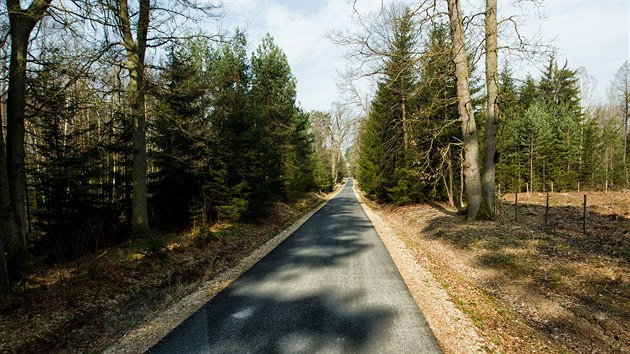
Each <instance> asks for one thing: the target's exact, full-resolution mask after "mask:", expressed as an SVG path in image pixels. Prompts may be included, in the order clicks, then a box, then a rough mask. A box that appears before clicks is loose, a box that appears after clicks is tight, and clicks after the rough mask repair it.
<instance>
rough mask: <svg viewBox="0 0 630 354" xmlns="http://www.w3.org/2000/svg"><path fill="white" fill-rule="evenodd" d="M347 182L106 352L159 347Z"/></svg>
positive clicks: (298, 226)
mask: <svg viewBox="0 0 630 354" xmlns="http://www.w3.org/2000/svg"><path fill="white" fill-rule="evenodd" d="M345 186H346V183H344V184H342V185H340V187H339V188H338V189H337V190H336V191H335V192H332V193H330V195H328V196H327V197H326V199H325V200H324V201H323V202H322V203H320V204H319V205H318V206H316V207H315V208H313V209H312V210H311V211H309V212H307V213H306V214H304V215H302V216H301V217H300V218H299V219H298V220H296V221H295V222H294V223H293V224H291V225H290V226H289V227H287V228H286V229H284V230H282V231H281V232H280V233H278V234H277V235H276V236H274V237H272V238H271V239H270V240H268V241H267V242H265V243H264V244H262V245H261V246H260V247H258V248H257V249H255V250H254V251H253V252H252V253H251V254H249V255H248V256H247V257H245V258H243V259H242V260H241V261H240V262H239V263H238V265H236V266H235V267H234V268H231V269H229V270H227V271H225V272H223V273H221V274H219V275H218V276H216V277H214V278H213V279H211V280H209V281H207V282H205V283H203V284H202V285H201V286H199V288H198V289H197V290H196V291H195V292H193V293H191V294H189V295H187V296H185V297H184V298H183V299H182V300H181V301H178V302H177V303H175V304H173V305H172V306H170V307H169V308H168V309H166V310H165V311H162V312H161V313H159V314H158V315H156V316H155V317H153V318H152V319H150V320H149V321H147V322H145V323H143V324H141V325H139V326H137V327H135V328H133V329H132V330H130V331H129V332H127V333H126V334H125V335H123V336H122V337H121V338H120V339H118V340H116V342H115V343H113V344H112V345H111V346H109V347H108V348H107V349H105V350H104V351H103V352H104V353H112V354H113V353H144V352H146V351H147V350H149V349H150V348H151V347H153V346H154V345H155V344H157V343H158V342H159V341H160V340H161V339H162V338H164V337H165V336H166V335H168V334H169V333H170V332H171V331H172V330H174V329H175V328H177V326H179V325H180V324H181V323H182V322H184V321H185V320H186V319H187V318H188V317H190V316H191V315H192V314H194V313H195V312H197V311H198V310H199V309H200V308H202V307H203V306H204V305H205V304H206V303H207V302H208V301H211V300H212V299H213V298H214V297H215V296H216V295H217V294H218V293H220V292H221V291H222V290H223V289H225V288H226V287H227V286H228V285H230V284H231V283H232V282H234V281H235V280H236V279H238V278H239V277H240V276H241V275H243V274H244V273H245V272H247V271H248V270H249V269H250V268H251V267H253V266H254V265H255V264H256V263H258V262H259V261H260V260H261V259H263V258H264V257H265V256H266V255H267V254H269V253H270V252H271V251H273V250H274V249H275V248H276V247H278V245H280V244H281V243H282V242H283V241H284V240H286V239H287V238H288V237H289V236H291V235H292V234H293V233H294V232H295V231H296V230H297V229H299V228H300V226H302V225H303V224H304V223H305V222H306V221H308V220H309V219H310V218H311V217H312V216H313V215H315V213H317V212H318V211H320V210H321V209H322V208H323V207H325V206H326V205H327V204H328V202H329V201H330V200H331V199H333V198H334V197H335V196H337V194H339V192H341V191H342V190H343V188H344V187H345Z"/></svg>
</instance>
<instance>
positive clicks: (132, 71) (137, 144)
mask: <svg viewBox="0 0 630 354" xmlns="http://www.w3.org/2000/svg"><path fill="white" fill-rule="evenodd" d="M111 10H112V11H113V12H114V16H115V17H116V25H117V28H118V31H119V32H120V36H121V38H122V40H123V46H124V48H125V53H126V54H127V60H126V61H125V67H126V68H127V70H128V71H129V78H130V79H129V83H128V85H127V90H128V95H129V105H130V108H131V119H132V122H133V123H132V141H133V167H132V186H133V192H132V194H131V210H132V216H131V225H132V228H133V233H134V235H135V236H140V237H142V236H146V235H149V234H150V232H151V229H150V227H149V212H148V205H147V141H146V111H145V94H146V86H145V72H144V71H145V70H144V67H145V62H144V58H145V54H146V49H147V34H148V31H149V16H150V10H151V2H150V0H139V3H138V9H137V19H136V21H135V24H136V26H135V38H134V28H133V27H132V16H134V14H136V12H135V11H133V12H132V11H130V9H129V4H128V3H127V0H118V1H117V2H115V3H114V6H112V7H111Z"/></svg>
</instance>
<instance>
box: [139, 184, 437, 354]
mask: <svg viewBox="0 0 630 354" xmlns="http://www.w3.org/2000/svg"><path fill="white" fill-rule="evenodd" d="M439 352H440V349H439V347H438V345H437V343H436V341H435V338H434V336H433V334H432V333H431V330H430V329H429V327H428V326H427V323H426V321H425V319H424V317H423V316H422V314H421V313H420V311H419V310H418V307H417V306H416V304H415V303H414V301H413V298H412V297H411V295H410V294H409V290H408V289H407V287H406V286H405V284H404V282H403V280H402V278H401V276H400V274H399V273H398V270H397V269H396V266H395V265H394V263H393V261H392V259H391V257H390V256H389V254H388V253H387V250H386V248H385V246H384V245H383V243H382V241H381V239H380V238H379V237H378V235H377V234H376V231H375V230H374V227H373V226H372V223H371V222H370V220H369V219H368V217H367V215H366V214H365V212H364V211H363V209H362V208H361V205H360V204H359V201H358V200H357V198H356V196H355V194H354V192H353V191H352V181H349V182H348V184H347V185H346V186H345V187H344V189H343V190H342V191H341V192H340V193H339V194H338V195H337V196H336V197H335V198H333V199H332V200H330V201H329V202H328V204H327V205H326V206H324V207H323V208H322V209H321V210H320V211H319V212H317V213H316V214H315V215H313V217H311V218H310V219H309V220H308V221H307V222H306V223H304V224H303V225H302V226H301V227H300V228H299V229H298V230H297V231H296V232H295V233H294V234H293V235H291V236H289V238H287V239H286V240H285V241H284V242H283V243H281V244H280V245H279V246H278V247H277V248H276V249H274V250H273V251H272V252H271V253H269V254H268V255H267V256H266V257H265V258H263V259H262V260H261V261H260V262H258V263H257V264H256V265H255V266H253V267H252V268H251V269H250V270H249V271H247V272H246V273H245V274H243V275H242V276H241V277H240V278H238V279H237V280H236V281H234V282H233V283H232V284H231V285H230V286H228V287H227V288H226V289H224V290H223V291H222V292H221V293H219V294H218V295H217V296H216V297H215V298H214V299H212V300H211V301H210V302H208V303H207V304H205V305H204V306H203V307H202V308H201V309H200V310H199V311H197V312H196V313H194V314H193V315H192V316H190V317H189V318H188V319H187V320H186V321H184V322H183V323H182V324H180V325H179V327H177V328H176V329H175V330H173V331H172V332H171V333H170V334H168V335H167V336H166V337H164V338H163V339H162V340H161V341H160V342H159V343H158V344H156V345H155V346H154V347H153V348H151V349H150V350H149V353H439Z"/></svg>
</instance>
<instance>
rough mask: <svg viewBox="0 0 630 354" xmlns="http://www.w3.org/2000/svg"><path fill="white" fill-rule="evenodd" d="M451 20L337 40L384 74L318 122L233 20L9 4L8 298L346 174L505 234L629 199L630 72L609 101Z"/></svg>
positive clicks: (147, 10)
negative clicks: (22, 287)
mask: <svg viewBox="0 0 630 354" xmlns="http://www.w3.org/2000/svg"><path fill="white" fill-rule="evenodd" d="M446 3H447V6H446V9H445V10H447V11H446V13H447V14H448V16H436V17H430V18H427V17H426V16H421V15H422V14H423V12H422V11H420V10H423V9H422V7H421V6H420V7H418V8H411V7H406V6H403V5H400V4H391V6H386V7H385V10H384V12H383V14H384V15H383V16H379V17H377V18H376V20H374V23H370V24H369V26H368V25H366V26H364V29H366V31H367V32H366V33H348V34H337V35H336V36H335V35H332V36H331V37H332V38H333V41H334V42H336V43H337V44H340V45H342V46H344V47H346V48H348V50H349V51H350V52H351V53H352V51H354V54H352V55H351V56H354V58H355V60H358V61H359V62H360V63H361V60H364V61H363V63H366V62H368V61H369V62H370V63H372V64H373V65H372V66H370V69H371V75H372V77H373V78H374V80H375V82H376V86H375V91H374V94H373V97H372V99H371V100H368V101H367V102H366V103H361V104H363V106H364V108H363V111H362V113H360V114H357V113H356V111H354V110H353V109H352V108H351V106H352V103H348V102H345V103H337V104H335V105H333V108H332V109H331V110H330V111H328V112H318V111H313V112H305V111H304V110H303V109H302V108H300V106H299V104H298V103H297V102H296V90H297V88H296V85H297V81H296V79H295V77H294V76H293V74H292V72H291V68H290V66H289V64H288V60H287V57H286V55H285V53H284V52H283V50H282V48H280V47H279V46H278V45H277V44H275V43H274V39H273V37H272V36H271V35H267V36H266V37H265V38H263V39H262V42H261V44H260V45H259V46H258V47H257V48H255V50H253V52H251V53H248V51H249V50H250V48H249V47H248V38H247V33H246V32H245V31H242V30H239V29H236V30H233V31H223V32H220V33H219V32H217V33H213V32H212V31H209V30H207V29H203V28H199V26H198V25H190V23H193V24H196V23H198V22H199V20H200V19H219V18H220V17H221V6H220V4H212V3H211V4H197V3H191V2H188V1H183V2H177V1H175V2H168V3H165V4H151V2H149V1H148V0H142V1H139V2H138V3H134V4H128V3H127V1H122V0H121V1H117V2H115V3H113V4H110V3H109V2H102V1H98V0H97V1H88V2H81V3H68V4H56V3H54V2H52V1H49V0H34V1H33V2H32V3H30V5H29V6H28V7H23V5H22V4H21V3H20V2H19V1H13V0H11V1H7V2H6V4H5V5H3V6H5V7H4V8H3V9H2V10H3V14H4V16H3V18H2V31H3V33H4V36H3V43H2V47H1V48H2V49H1V53H0V54H1V55H0V57H1V58H2V68H3V70H2V74H1V75H2V82H1V84H2V87H1V89H2V96H1V102H0V109H1V110H2V112H1V113H2V114H0V118H1V119H2V127H3V129H2V131H3V134H2V139H0V143H1V146H0V151H1V152H2V153H1V154H0V156H1V157H2V158H1V159H0V167H1V170H0V204H1V211H2V214H1V217H2V224H1V227H0V290H1V291H2V292H3V293H8V292H10V291H11V288H12V286H13V285H14V284H15V283H16V282H18V281H19V280H20V278H21V277H22V276H23V275H24V274H27V273H28V272H29V271H31V270H33V269H34V268H36V267H38V266H40V265H42V264H50V263H55V262H61V261H68V260H74V259H77V258H80V257H81V256H83V255H85V254H87V253H91V252H95V251H97V250H99V249H102V248H104V247H108V246H111V245H117V244H121V243H123V242H125V241H129V240H132V239H134V238H135V239H138V238H139V239H144V238H147V239H151V238H152V237H153V235H155V234H156V233H160V232H165V231H173V230H184V229H187V228H190V227H201V226H207V225H213V224H214V223H216V222H218V221H253V220H256V219H257V218H259V217H261V216H263V215H265V213H266V212H267V211H268V210H269V208H270V207H271V206H272V205H273V204H274V203H276V202H278V201H287V200H296V199H298V198H300V196H301V195H303V194H304V193H307V192H312V191H322V192H327V191H331V190H332V189H333V186H334V184H335V183H337V182H340V181H341V178H342V177H343V176H344V175H346V173H348V174H349V175H351V176H354V177H356V179H357V180H358V181H359V183H360V187H361V189H362V190H363V191H364V192H365V193H366V194H367V195H368V196H369V197H370V198H372V199H373V200H375V201H378V202H391V203H394V204H398V205H404V204H415V203H420V202H432V201H445V202H447V203H448V204H450V205H451V206H457V207H458V208H460V209H466V210H467V212H468V214H467V218H468V219H469V220H474V219H477V218H489V219H492V218H493V204H494V199H495V197H496V196H497V195H500V194H501V193H502V192H503V193H505V192H518V191H542V192H544V191H571V190H604V191H606V190H609V189H627V188H628V187H629V171H628V162H627V155H628V153H627V152H628V146H627V145H628V144H627V140H628V117H629V115H630V111H629V109H630V65H629V64H628V62H625V63H624V64H623V65H622V66H621V67H620V68H619V70H618V72H617V74H616V76H615V78H614V80H613V81H612V82H611V83H610V89H609V92H610V94H609V100H608V102H606V103H592V102H591V101H589V97H588V95H589V85H590V84H591V81H589V80H590V77H589V76H588V74H587V73H586V72H585V70H583V69H575V68H571V66H570V63H568V62H558V60H557V59H556V57H555V56H554V55H553V52H552V51H547V52H545V51H542V53H543V54H542V55H541V54H540V53H538V54H537V55H538V58H539V59H541V60H544V61H545V62H546V63H547V64H546V65H545V69H544V70H543V71H542V72H541V73H532V75H529V76H527V77H526V78H525V79H519V78H517V77H515V76H514V75H513V72H512V69H511V66H510V62H509V61H508V60H504V61H503V62H502V63H500V65H499V62H498V55H497V54H498V52H499V50H498V46H497V37H498V33H499V32H500V31H499V29H500V26H498V25H497V19H496V2H494V11H490V10H489V11H487V12H486V15H485V18H484V21H485V22H484V25H485V35H480V36H478V37H482V40H479V38H476V39H475V38H470V33H468V32H466V31H465V30H464V29H463V27H462V25H465V23H463V22H462V21H459V20H458V18H459V17H458V16H460V17H461V9H459V3H458V2H454V1H447V2H446ZM422 4H424V3H422ZM489 4H490V5H489V6H490V7H489V8H490V9H492V8H493V7H492V6H493V5H492V4H493V2H492V1H490V2H489ZM162 5H163V6H162ZM425 10H426V9H425ZM492 14H493V15H492ZM493 16H494V17H493ZM499 22H501V21H499ZM371 31H372V32H371ZM520 45H521V46H520V48H518V49H520V50H526V49H527V48H528V47H527V45H523V43H520ZM523 48H525V49H523ZM479 52H481V53H484V54H483V55H480V54H479ZM482 61H485V65H486V68H485V70H480V66H481V65H480V63H481V62H482ZM499 66H500V68H501V70H499ZM479 72H481V73H483V75H481V74H479ZM534 75H537V76H536V77H538V76H539V78H534ZM355 104H356V102H355ZM355 130H356V132H355ZM354 135H356V142H355V143H354V144H349V143H348V141H349V140H350V139H351V138H352V137H353V136H354ZM344 150H345V151H344ZM347 167H349V169H348V171H346V169H347Z"/></svg>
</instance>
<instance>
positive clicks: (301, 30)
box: [222, 0, 630, 111]
mask: <svg viewBox="0 0 630 354" xmlns="http://www.w3.org/2000/svg"><path fill="white" fill-rule="evenodd" d="M384 2H385V3H387V1H386V0H384ZM463 3H464V8H465V9H466V8H474V7H479V6H483V4H484V2H483V1H482V0H464V1H463ZM499 3H500V9H499V17H501V16H502V15H507V14H518V16H519V17H520V18H521V19H522V20H523V23H522V31H523V32H524V33H526V34H528V35H533V34H534V33H536V32H540V34H541V36H542V38H543V39H547V40H551V39H554V42H553V45H554V46H555V47H556V50H557V57H558V60H559V61H560V62H561V64H563V63H564V60H565V59H566V60H568V63H569V67H571V68H572V69H577V68H579V67H584V68H585V69H586V71H587V72H588V74H589V75H590V76H592V77H593V78H594V79H595V85H594V90H593V93H592V95H593V97H594V100H600V101H603V100H604V99H605V97H606V92H607V88H608V85H609V83H610V81H611V79H612V76H613V75H614V73H615V72H616V71H617V69H618V68H619V66H621V64H622V63H623V61H624V60H628V57H629V56H630V39H629V35H630V15H629V8H630V1H628V0H547V1H545V2H544V3H543V6H542V8H541V10H540V11H536V10H535V9H534V8H533V7H531V6H530V7H528V8H526V12H527V14H523V13H520V9H517V8H514V7H513V6H511V3H512V2H511V1H510V2H507V1H502V0H499ZM224 5H225V8H224V10H225V17H224V18H223V20H222V22H223V23H222V26H223V27H224V28H225V29H232V28H234V27H236V26H239V27H241V28H245V29H246V30H247V33H248V38H249V40H250V51H253V50H254V48H255V46H257V45H258V43H259V42H260V40H261V39H262V37H263V36H264V34H265V33H267V32H269V33H270V34H271V35H272V36H273V37H274V38H275V41H276V43H277V44H278V45H279V46H280V47H282V49H283V50H284V51H285V53H286V54H287V57H288V59H289V64H290V65H291V68H292V71H293V74H294V75H295V76H296V78H297V80H298V101H299V102H300V103H301V105H302V107H303V108H304V109H306V110H307V111H308V110H314V109H317V110H328V109H329V108H330V106H331V103H332V102H333V101H335V100H338V99H339V95H340V93H339V92H338V89H337V86H336V80H337V78H338V74H337V73H338V71H340V70H343V69H344V67H345V62H344V59H343V53H344V49H343V48H340V47H337V46H335V45H333V44H332V43H330V41H328V40H327V39H326V34H327V33H328V32H329V31H331V30H344V29H348V28H352V26H356V23H355V22H353V20H355V19H356V16H353V4H352V2H347V1H344V0H327V1H324V0H322V1H316V0H294V1H292V0H274V1H271V0H269V1H264V0H225V1H224ZM380 6H381V0H357V1H356V4H355V8H356V10H357V11H358V12H359V14H362V15H365V14H367V13H369V12H370V11H377V10H378V9H379V8H380ZM538 12H540V13H541V14H542V15H543V17H542V18H540V17H539V16H538ZM511 65H512V66H513V68H514V71H515V73H516V74H517V75H520V76H523V75H524V74H525V73H527V72H531V73H532V74H533V75H534V76H537V75H538V73H539V71H540V69H541V68H542V67H543V66H544V62H540V63H529V62H518V61H511Z"/></svg>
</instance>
